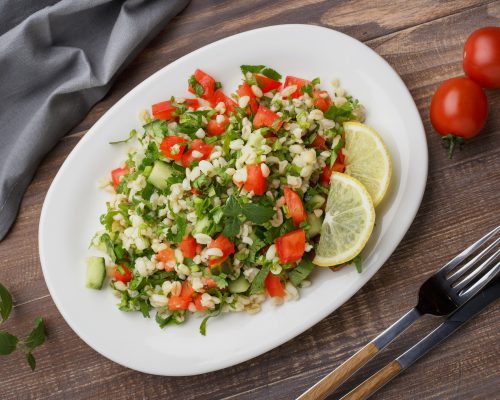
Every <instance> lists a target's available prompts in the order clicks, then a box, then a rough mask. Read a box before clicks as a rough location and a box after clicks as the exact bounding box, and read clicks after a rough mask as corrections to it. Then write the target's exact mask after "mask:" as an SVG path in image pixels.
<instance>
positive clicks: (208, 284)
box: [205, 278, 217, 289]
mask: <svg viewBox="0 0 500 400" xmlns="http://www.w3.org/2000/svg"><path fill="white" fill-rule="evenodd" d="M205 286H206V287H207V288H209V289H212V288H216V287H217V284H216V283H215V281H214V280H213V279H210V278H208V279H207V281H206V282H205Z"/></svg>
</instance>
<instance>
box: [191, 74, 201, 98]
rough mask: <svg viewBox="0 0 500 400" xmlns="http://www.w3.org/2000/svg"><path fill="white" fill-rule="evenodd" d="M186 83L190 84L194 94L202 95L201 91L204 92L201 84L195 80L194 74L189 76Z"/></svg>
mask: <svg viewBox="0 0 500 400" xmlns="http://www.w3.org/2000/svg"><path fill="white" fill-rule="evenodd" d="M188 83H189V84H190V85H191V87H192V88H193V90H194V93H195V94H196V96H198V97H201V96H203V93H205V89H203V86H202V85H201V83H200V82H198V81H197V80H196V78H195V77H194V75H191V77H190V78H189V80H188Z"/></svg>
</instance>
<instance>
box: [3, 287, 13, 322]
mask: <svg viewBox="0 0 500 400" xmlns="http://www.w3.org/2000/svg"><path fill="white" fill-rule="evenodd" d="M11 311H12V296H11V295H10V293H9V291H8V290H7V288H6V287H5V286H3V285H2V284H1V283H0V316H1V317H2V321H7V319H8V318H9V315H10V312H11Z"/></svg>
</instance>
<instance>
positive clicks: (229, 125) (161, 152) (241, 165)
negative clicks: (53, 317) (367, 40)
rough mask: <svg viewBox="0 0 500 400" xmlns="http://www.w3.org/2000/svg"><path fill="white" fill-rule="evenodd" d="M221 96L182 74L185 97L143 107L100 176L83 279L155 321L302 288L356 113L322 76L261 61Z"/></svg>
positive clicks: (278, 299)
mask: <svg viewBox="0 0 500 400" xmlns="http://www.w3.org/2000/svg"><path fill="white" fill-rule="evenodd" d="M241 71H242V73H243V81H242V83H241V85H240V86H239V87H238V89H237V91H236V92H235V93H232V94H231V95H227V94H226V93H227V92H226V93H224V91H223V89H222V87H221V84H220V83H219V82H217V81H216V80H215V79H214V78H213V77H212V76H210V75H208V74H207V73H205V72H203V71H202V70H199V69H198V70H196V71H195V72H194V75H192V76H191V77H190V78H189V79H188V91H189V92H190V93H192V94H193V95H194V96H192V98H179V97H171V98H170V99H169V100H167V101H162V102H160V103H157V104H153V106H152V109H151V113H149V112H144V114H143V115H142V120H143V122H144V126H143V130H141V132H138V131H136V130H133V131H132V132H131V134H130V137H129V138H128V139H126V140H123V141H121V142H113V144H115V143H123V142H129V141H133V142H134V147H133V148H132V149H131V150H130V151H129V153H128V158H127V159H126V160H125V161H124V162H123V163H122V165H121V166H120V167H119V168H116V169H114V170H113V171H111V179H110V180H109V179H107V182H106V183H105V184H104V185H103V186H106V185H107V188H108V189H109V190H111V191H112V192H113V197H112V199H111V200H110V201H109V202H108V203H107V212H106V213H105V214H103V215H102V216H101V218H100V222H101V224H102V226H103V228H102V230H101V231H99V232H97V233H96V235H95V237H94V238H93V240H92V244H91V245H92V246H93V247H95V248H98V249H101V250H103V251H105V252H106V253H107V257H106V259H105V258H104V257H89V258H88V268H87V286H89V287H93V288H97V289H100V288H101V287H102V285H103V281H104V280H105V276H106V275H107V276H108V277H110V278H111V283H110V286H111V288H113V289H114V290H115V292H116V294H117V296H118V297H119V298H120V302H119V304H118V307H119V309H120V310H123V311H140V312H141V313H142V314H143V315H144V317H149V316H150V312H151V311H152V310H154V311H156V314H155V315H156V321H157V323H158V324H159V325H160V327H162V328H163V327H165V326H167V325H169V324H180V323H182V322H183V321H185V319H186V317H187V316H188V315H189V314H191V313H197V314H202V315H203V316H204V317H205V318H204V319H203V322H202V324H201V326H200V331H201V333H202V334H205V329H206V322H207V319H208V318H209V317H212V316H216V315H218V314H220V313H221V312H229V311H246V312H248V313H256V312H258V311H259V310H260V308H261V304H262V303H263V302H264V301H265V300H266V298H267V297H271V298H272V301H273V302H274V303H275V304H281V303H282V302H283V301H286V300H296V299H298V298H299V289H300V288H302V287H306V286H309V285H310V284H311V282H310V281H309V280H308V277H309V275H310V273H311V271H312V270H313V268H314V266H313V263H312V258H313V255H314V251H315V247H316V246H317V244H318V238H319V233H320V231H321V225H322V216H323V213H324V207H325V202H326V199H327V196H328V191H329V181H330V176H331V174H332V171H339V172H343V171H344V168H345V167H344V157H343V153H342V147H343V143H344V141H343V128H342V124H343V123H344V122H345V121H362V120H363V118H364V111H363V108H362V106H361V105H360V104H359V103H358V101H357V100H355V99H353V98H352V97H350V96H347V95H346V94H345V93H344V90H343V89H342V88H340V87H339V86H338V83H337V82H332V85H333V90H332V93H329V92H328V91H326V90H322V89H320V88H319V86H318V85H319V83H320V81H319V79H318V78H316V79H313V80H311V81H309V80H305V79H301V78H297V77H293V76H287V77H286V78H285V79H284V81H282V77H281V75H280V74H279V73H278V72H276V71H274V70H273V69H271V68H267V67H265V66H262V65H258V66H255V65H243V66H241Z"/></svg>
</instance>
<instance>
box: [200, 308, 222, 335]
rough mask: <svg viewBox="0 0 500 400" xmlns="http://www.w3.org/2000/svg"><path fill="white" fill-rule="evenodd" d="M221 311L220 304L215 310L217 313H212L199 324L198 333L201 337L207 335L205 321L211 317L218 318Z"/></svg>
mask: <svg viewBox="0 0 500 400" xmlns="http://www.w3.org/2000/svg"><path fill="white" fill-rule="evenodd" d="M221 311H222V304H221V305H220V306H219V308H218V309H217V311H214V312H213V313H212V314H210V315H208V316H206V317H205V318H203V321H201V324H200V333H201V334H202V335H203V336H206V335H207V321H208V320H209V319H210V318H212V317H216V316H218V315H219V314H220V313H221Z"/></svg>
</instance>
